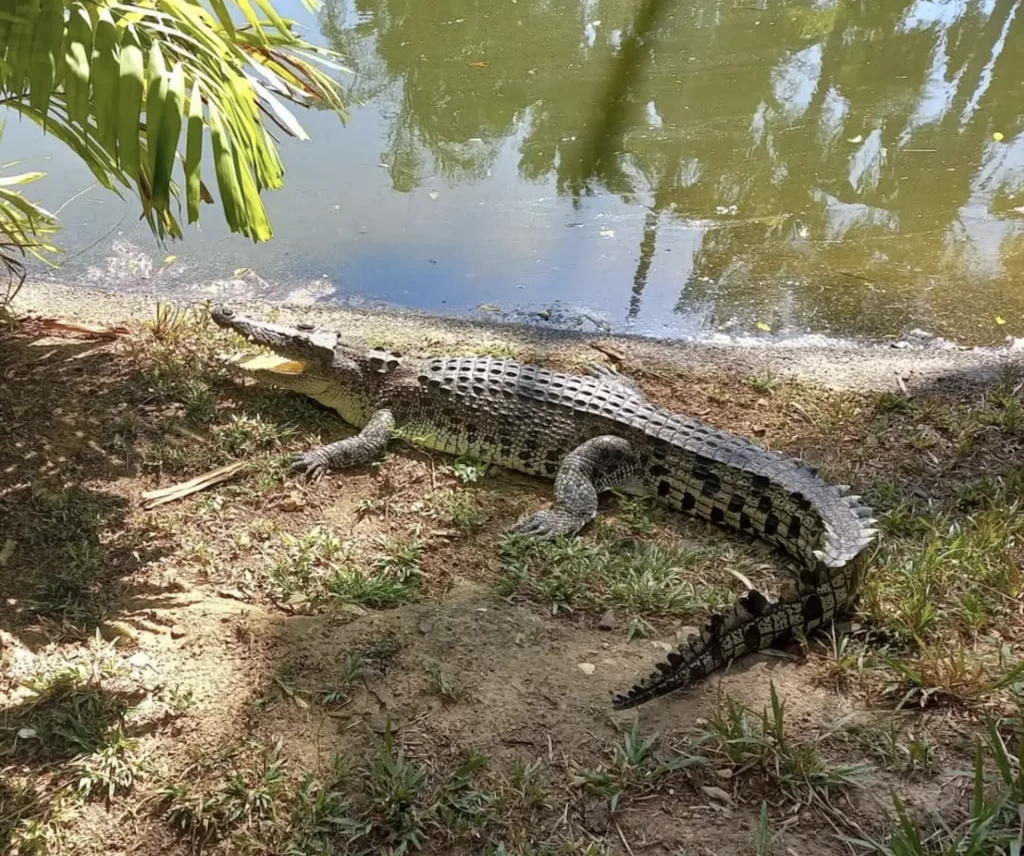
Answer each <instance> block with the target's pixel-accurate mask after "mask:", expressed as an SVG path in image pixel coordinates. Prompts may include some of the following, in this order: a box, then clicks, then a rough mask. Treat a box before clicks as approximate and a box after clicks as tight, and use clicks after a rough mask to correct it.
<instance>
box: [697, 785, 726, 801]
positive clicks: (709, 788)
mask: <svg viewBox="0 0 1024 856" xmlns="http://www.w3.org/2000/svg"><path fill="white" fill-rule="evenodd" d="M701 790H702V791H703V792H704V795H705V796H708V797H711V799H713V800H717V801H718V802H721V803H731V802H732V797H731V796H730V795H729V792H728V791H723V790H722V789H721V788H719V787H715V785H702V786H701Z"/></svg>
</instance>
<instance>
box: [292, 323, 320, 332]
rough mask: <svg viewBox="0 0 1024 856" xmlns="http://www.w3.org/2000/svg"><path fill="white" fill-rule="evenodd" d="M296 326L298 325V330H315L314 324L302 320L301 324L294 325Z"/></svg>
mask: <svg viewBox="0 0 1024 856" xmlns="http://www.w3.org/2000/svg"><path fill="white" fill-rule="evenodd" d="M296 326H297V327H298V328H299V329H300V330H307V331H309V330H315V329H316V326H315V325H313V324H310V323H308V322H303V323H302V324H298V325H296Z"/></svg>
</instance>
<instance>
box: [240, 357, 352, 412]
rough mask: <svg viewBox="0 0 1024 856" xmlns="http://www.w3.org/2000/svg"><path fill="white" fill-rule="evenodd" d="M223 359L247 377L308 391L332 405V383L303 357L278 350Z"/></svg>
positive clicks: (311, 395)
mask: <svg viewBox="0 0 1024 856" xmlns="http://www.w3.org/2000/svg"><path fill="white" fill-rule="evenodd" d="M221 361H222V362H223V363H225V364H226V365H227V366H229V367H230V368H231V369H232V370H234V371H237V372H238V373H239V374H242V375H244V376H246V377H251V378H253V379H254V380H256V381H258V382H262V383H267V384H270V385H271V386H277V387H283V388H284V389H288V390H291V391H292V392H297V393H300V394H302V395H308V396H310V397H311V398H314V399H316V400H317V401H320V402H321V403H325V404H327V406H329V407H333V406H334V405H333V403H332V402H331V401H324V398H325V396H326V397H327V398H328V399H330V398H331V396H330V395H329V394H328V393H329V391H330V386H331V385H330V383H329V382H328V380H327V379H326V378H324V377H323V376H322V375H320V374H319V373H318V372H317V371H316V370H315V366H313V365H312V364H310V363H308V362H306V361H304V360H289V359H287V358H285V357H280V356H278V355H277V354H241V353H236V354H231V355H222V356H221Z"/></svg>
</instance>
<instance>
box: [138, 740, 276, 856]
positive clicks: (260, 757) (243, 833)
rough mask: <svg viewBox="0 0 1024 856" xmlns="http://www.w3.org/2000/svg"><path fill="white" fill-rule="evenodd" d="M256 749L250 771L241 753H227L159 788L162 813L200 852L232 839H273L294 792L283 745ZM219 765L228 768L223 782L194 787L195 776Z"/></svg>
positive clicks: (193, 847) (157, 799) (256, 747)
mask: <svg viewBox="0 0 1024 856" xmlns="http://www.w3.org/2000/svg"><path fill="white" fill-rule="evenodd" d="M250 750H251V751H250V757H249V758H248V759H246V760H248V763H247V764H246V765H245V766H241V765H239V764H238V763H237V760H238V759H237V757H236V753H231V754H227V755H225V754H223V753H221V754H220V755H219V757H217V758H215V759H214V758H210V759H208V760H207V762H206V763H205V764H200V765H196V766H195V767H193V768H191V769H190V770H187V771H185V773H184V774H183V775H181V776H179V777H177V781H175V782H174V783H171V784H167V785H164V786H162V787H160V788H158V789H157V791H156V793H155V798H156V802H157V806H158V809H159V811H160V812H161V813H162V814H163V816H164V817H165V818H166V819H167V821H168V823H169V824H170V826H171V827H172V828H173V829H174V830H175V831H176V832H177V833H178V834H181V835H184V836H186V837H187V839H188V841H189V843H190V845H191V847H192V849H193V850H194V851H197V852H198V851H201V850H204V849H206V848H207V847H209V846H211V845H212V844H214V843H216V842H217V841H219V840H221V839H223V838H225V837H227V836H228V835H232V834H234V835H238V837H239V839H240V840H244V839H249V838H251V837H255V838H260V837H262V834H263V833H267V834H270V835H272V834H273V830H274V828H275V825H276V823H275V822H276V821H277V820H278V819H279V817H280V816H281V814H282V812H283V811H284V810H285V806H284V803H285V802H286V801H287V799H288V791H289V789H288V782H287V780H286V778H285V775H284V766H285V762H284V758H283V757H282V754H281V744H280V743H277V744H276V745H274V746H272V747H266V746H262V745H260V744H252V745H251V746H250ZM214 763H219V764H223V765H225V766H227V767H228V770H229V772H228V773H227V775H226V776H223V778H221V779H220V781H218V782H216V783H215V784H213V785H212V786H207V787H202V786H197V785H196V784H194V783H192V782H189V778H190V777H191V776H192V775H193V774H194V773H196V772H200V773H203V772H207V771H209V770H211V769H213V768H214V766H213V765H214ZM228 765H230V766H228Z"/></svg>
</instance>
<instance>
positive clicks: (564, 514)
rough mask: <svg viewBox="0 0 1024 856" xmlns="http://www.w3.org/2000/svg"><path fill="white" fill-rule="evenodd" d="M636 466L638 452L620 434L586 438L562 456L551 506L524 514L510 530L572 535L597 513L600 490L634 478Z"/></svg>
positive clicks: (538, 535)
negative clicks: (617, 435)
mask: <svg viewBox="0 0 1024 856" xmlns="http://www.w3.org/2000/svg"><path fill="white" fill-rule="evenodd" d="M639 469H640V462H639V458H638V456H637V454H636V453H635V452H634V451H633V448H632V447H631V446H630V444H629V442H628V441H627V440H624V439H623V438H622V437H615V436H612V435H610V434H606V435H603V436H601V437H594V438H593V439H591V440H587V441H586V442H585V443H581V444H580V445H579V446H577V447H576V448H575V449H573V450H572V451H571V452H570V453H569V454H568V455H566V456H565V457H564V458H563V459H562V463H561V464H560V465H559V467H558V473H557V474H556V476H555V502H554V504H553V505H552V507H551V508H549V509H545V510H543V511H535V512H534V513H533V514H528V515H525V516H524V517H522V518H521V519H520V520H519V521H518V522H517V523H516V525H515V526H513V527H512V529H511V530H510V532H512V533H513V534H516V535H526V536H529V537H533V538H554V537H556V536H558V535H573V534H575V533H576V532H579V530H580V529H582V528H583V527H584V526H586V525H587V523H589V522H590V521H591V520H593V519H594V518H595V517H596V516H597V498H598V496H599V495H600V494H601V492H602V491H605V490H608V489H609V488H611V487H616V486H619V485H623V484H625V483H628V482H630V481H633V479H634V477H635V476H636V475H637V474H638V473H639Z"/></svg>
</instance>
